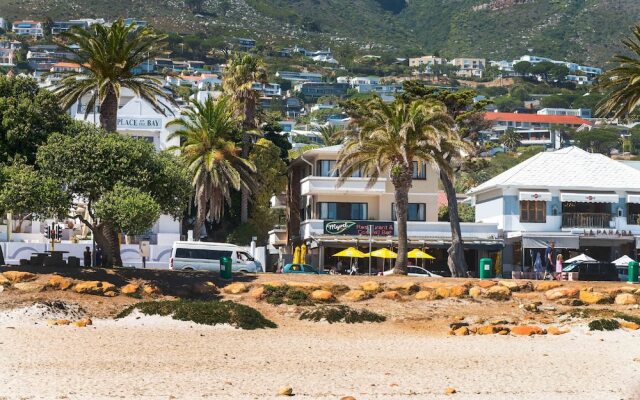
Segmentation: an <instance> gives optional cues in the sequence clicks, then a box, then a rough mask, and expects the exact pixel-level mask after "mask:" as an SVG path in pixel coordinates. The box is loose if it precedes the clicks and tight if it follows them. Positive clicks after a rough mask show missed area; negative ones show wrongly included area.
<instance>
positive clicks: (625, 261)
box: [611, 254, 635, 267]
mask: <svg viewBox="0 0 640 400" xmlns="http://www.w3.org/2000/svg"><path fill="white" fill-rule="evenodd" d="M632 261H635V260H634V259H633V258H631V257H629V256H628V255H626V254H625V255H624V256H622V257H620V258H618V259H617V260H615V261H611V262H612V263H613V264H615V266H616V267H627V266H629V263H630V262H632Z"/></svg>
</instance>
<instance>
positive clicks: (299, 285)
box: [287, 282, 320, 290]
mask: <svg viewBox="0 0 640 400" xmlns="http://www.w3.org/2000/svg"><path fill="white" fill-rule="evenodd" d="M287 286H289V287H292V288H296V289H302V290H317V289H320V285H319V284H317V283H312V282H287Z"/></svg>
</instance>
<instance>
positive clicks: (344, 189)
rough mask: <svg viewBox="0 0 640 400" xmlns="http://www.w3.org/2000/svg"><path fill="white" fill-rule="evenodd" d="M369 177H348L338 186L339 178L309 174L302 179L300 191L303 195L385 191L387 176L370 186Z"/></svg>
mask: <svg viewBox="0 0 640 400" xmlns="http://www.w3.org/2000/svg"><path fill="white" fill-rule="evenodd" d="M368 182H369V178H347V180H346V181H345V182H344V183H343V184H342V185H340V186H338V178H335V177H325V176H307V177H306V178H304V179H302V180H301V181H300V193H301V194H302V195H303V196H306V195H313V194H347V193H348V194H352V195H365V196H366V195H368V194H371V193H384V192H385V186H386V183H387V179H386V178H379V179H378V181H377V182H376V183H374V184H373V186H371V187H370V188H367V183H368Z"/></svg>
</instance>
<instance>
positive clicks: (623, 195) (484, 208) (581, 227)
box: [468, 147, 640, 271]
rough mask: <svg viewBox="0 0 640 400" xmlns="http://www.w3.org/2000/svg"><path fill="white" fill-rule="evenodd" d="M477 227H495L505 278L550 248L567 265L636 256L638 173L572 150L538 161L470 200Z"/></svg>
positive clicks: (533, 159)
mask: <svg viewBox="0 0 640 400" xmlns="http://www.w3.org/2000/svg"><path fill="white" fill-rule="evenodd" d="M468 194H469V195H470V196H471V198H472V200H473V204H474V205H475V210H476V221H477V222H481V223H495V224H497V225H498V229H499V230H500V231H501V232H502V234H503V236H504V238H505V241H506V248H505V251H504V256H503V259H504V262H505V265H508V267H506V268H505V269H506V270H509V269H511V270H513V271H519V270H520V268H521V266H522V265H524V266H525V267H528V268H530V267H531V266H532V264H533V261H532V260H533V259H535V254H536V253H537V252H542V255H544V248H545V247H546V246H547V242H548V241H554V242H555V245H556V248H558V249H560V251H562V252H563V253H564V255H565V259H567V258H568V257H570V256H572V255H575V254H578V253H587V254H588V255H590V256H591V257H593V258H595V259H596V260H599V261H605V262H609V261H612V260H615V259H617V258H618V257H620V256H622V255H624V254H627V255H629V256H632V258H634V259H636V256H637V249H638V248H640V225H639V224H638V217H639V216H640V171H638V170H636V169H634V168H632V167H630V166H628V165H624V164H622V163H620V162H618V161H615V160H612V159H610V158H608V157H606V156H604V155H601V154H591V153H588V152H585V151H583V150H581V149H579V148H577V147H569V148H564V149H560V150H557V151H554V152H543V153H539V154H537V155H535V156H533V157H531V158H530V159H528V160H526V161H524V162H522V163H520V164H518V165H517V166H515V167H513V168H511V169H509V170H507V171H506V172H503V173H502V174H500V175H498V176H496V177H494V178H492V179H490V180H489V181H487V182H485V183H483V184H481V185H480V186H478V187H475V188H473V189H472V190H471V191H469V193H468Z"/></svg>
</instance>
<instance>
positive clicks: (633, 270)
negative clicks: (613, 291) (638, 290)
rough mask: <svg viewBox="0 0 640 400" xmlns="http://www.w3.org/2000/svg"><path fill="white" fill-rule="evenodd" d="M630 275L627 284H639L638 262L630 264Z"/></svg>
mask: <svg viewBox="0 0 640 400" xmlns="http://www.w3.org/2000/svg"><path fill="white" fill-rule="evenodd" d="M628 275H629V278H628V279H627V282H629V283H635V282H638V262H637V261H630V262H629V272H628Z"/></svg>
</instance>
